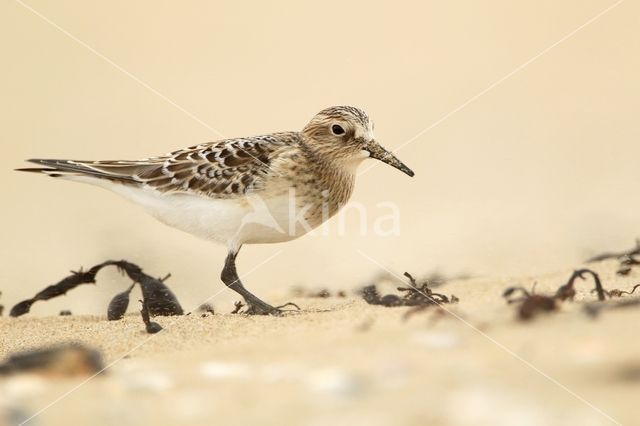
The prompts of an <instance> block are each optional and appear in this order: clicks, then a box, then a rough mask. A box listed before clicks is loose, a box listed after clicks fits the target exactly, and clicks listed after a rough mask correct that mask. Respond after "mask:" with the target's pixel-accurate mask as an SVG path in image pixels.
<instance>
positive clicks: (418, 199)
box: [0, 0, 640, 313]
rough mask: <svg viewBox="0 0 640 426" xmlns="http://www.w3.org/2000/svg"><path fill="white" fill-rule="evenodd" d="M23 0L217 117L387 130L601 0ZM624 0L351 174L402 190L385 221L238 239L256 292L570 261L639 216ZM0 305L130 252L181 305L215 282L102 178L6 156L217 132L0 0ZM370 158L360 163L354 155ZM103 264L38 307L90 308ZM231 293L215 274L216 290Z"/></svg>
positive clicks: (110, 278) (516, 62) (427, 116)
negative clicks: (381, 159) (395, 222)
mask: <svg viewBox="0 0 640 426" xmlns="http://www.w3.org/2000/svg"><path fill="white" fill-rule="evenodd" d="M382 3H383V2H378V3H373V2H337V1H336V2H333V1H323V2H294V1H292V2H277V3H271V2H246V3H242V2H235V1H234V2H231V1H228V2H222V1H217V2H180V3H178V2H157V1H153V2H151V1H147V2H127V1H116V2H84V1H75V2H70V1H65V2H62V1H58V2H46V1H35V0H31V1H29V5H30V6H31V7H33V8H34V9H35V10H37V11H38V12H39V13H41V14H42V15H43V16H45V17H46V18H47V19H49V20H51V21H52V22H53V23H55V24H56V25H59V26H60V27H62V28H64V29H65V30H67V31H69V33H71V34H73V35H74V36H75V37H77V38H78V39H79V40H81V41H82V42H84V43H86V44H87V45H89V46H91V47H93V48H94V49H95V50H96V51H98V52H100V53H101V54H103V55H105V56H106V57H108V58H110V59H111V60H113V61H114V62H115V63H116V64H118V65H119V66H121V67H122V68H123V69H125V70H126V71H128V72H130V73H131V74H133V75H135V76H136V77H137V78H139V79H140V80H141V81H143V82H144V83H146V84H148V85H149V86H151V87H153V88H154V89H156V90H157V91H158V92H159V93H161V94H163V95H165V96H166V97H168V98H170V99H172V100H173V101H175V103H176V104H178V105H180V106H181V107H182V108H184V109H185V110H188V111H189V112H191V113H192V114H194V115H195V116H197V117H198V118H199V119H200V120H202V121H203V122H205V123H207V124H208V125H209V126H211V127H212V128H215V129H216V130H217V131H218V132H221V134H223V135H224V136H227V137H232V136H246V135H253V134H260V133H266V132H271V131H278V130H293V129H300V128H301V127H302V126H303V125H304V124H305V123H306V121H307V120H308V119H309V118H310V117H311V116H312V115H314V114H315V113H316V112H317V111H319V110H320V109H322V108H324V107H326V106H329V105H336V104H352V105H357V106H360V107H362V108H364V109H365V110H366V111H368V112H369V114H370V115H371V116H372V117H373V119H374V120H375V122H376V132H377V137H378V139H379V140H380V141H381V142H383V144H385V145H386V146H387V147H388V148H390V149H392V150H394V149H395V148H396V147H399V146H400V145H402V144H403V143H404V142H406V141H407V140H409V139H411V138H412V137H414V136H415V135H416V134H418V133H419V132H421V131H422V130H423V129H425V128H428V127H429V126H431V125H432V124H433V123H435V122H437V121H438V120H440V119H441V118H442V117H443V116H445V115H446V114H447V113H449V112H450V111H452V110H454V109H456V108H458V107H459V106H460V105H462V104H464V103H465V102H466V101H467V100H469V99H470V98H472V97H473V96H475V95H476V94H478V93H480V92H482V91H484V90H485V89H487V88H488V87H490V86H491V85H492V84H493V83H494V82H496V81H499V80H500V79H501V78H502V77H503V76H505V75H507V74H509V73H510V72H512V71H513V70H514V69H516V68H517V67H518V66H520V65H521V64H523V63H525V62H526V61H528V60H530V59H531V58H533V57H534V56H535V55H537V54H538V53H539V52H541V51H543V50H544V49H546V48H548V47H549V46H551V45H553V44H554V43H556V42H557V41H558V40H560V39H561V38H562V37H564V36H565V35H567V34H568V33H570V32H571V31H573V30H575V29H576V28H578V27H579V26H581V25H582V24H584V23H585V22H587V21H588V20H589V19H591V18H592V17H594V16H595V15H597V14H598V13H599V12H601V11H602V10H604V9H605V8H607V7H608V6H609V5H611V4H613V1H600V0H599V1H562V2H557V1H537V0H536V1H521V2H512V1H482V2H480V1H455V2H436V1H430V2H401V1H400V2H398V1H396V2H391V3H389V2H386V3H385V4H382ZM639 13H640V6H638V3H637V2H633V1H626V2H623V3H622V4H621V5H619V6H617V7H616V8H614V9H612V10H611V11H610V12H608V13H606V14H605V15H604V16H602V17H601V18H600V19H598V20H596V21H595V22H593V23H592V24H590V25H588V26H587V27H585V28H584V29H582V30H581V31H579V32H577V33H576V34H575V35H574V36H572V37H570V38H569V39H567V40H566V41H564V42H562V43H560V44H559V45H557V46H555V47H554V48H553V49H551V50H550V51H549V52H548V53H546V54H545V55H543V56H541V57H540V58H538V59H537V60H535V61H534V62H532V63H530V64H529V65H527V66H526V67H524V68H523V69H522V70H521V71H519V72H517V73H516V74H514V75H512V76H511V77H510V78H508V79H506V80H504V81H503V82H501V83H500V84H499V85H497V86H495V87H493V88H492V89H491V90H489V91H488V92H486V93H485V94H483V95H482V96H480V97H479V98H477V99H476V100H475V101H473V102H471V103H470V104H468V105H467V106H466V107H464V108H463V109H461V110H459V111H458V112H456V113H455V114H453V115H451V116H449V117H448V118H447V119H446V120H444V121H442V122H441V123H440V124H439V125H437V126H435V127H433V128H432V129H431V130H430V131H428V132H426V133H424V134H423V135H422V136H421V137H419V138H417V139H416V140H415V141H414V142H413V143H411V144H408V145H406V146H404V147H403V148H402V149H398V150H397V151H396V154H397V155H398V156H399V157H400V158H401V159H403V160H404V161H405V162H406V163H407V164H408V165H409V166H410V167H412V168H413V169H414V170H415V171H416V177H415V178H413V179H410V178H408V177H407V176H405V175H403V174H401V173H399V172H398V171H396V170H393V169H391V168H389V167H386V166H385V167H383V166H380V167H375V168H373V169H372V170H371V171H369V172H367V173H366V174H364V175H363V176H361V177H360V178H359V181H358V183H357V191H356V193H355V194H354V197H353V199H354V200H357V201H359V202H361V203H364V205H365V206H366V207H367V209H368V211H369V214H370V217H375V214H376V212H377V211H378V210H376V203H378V202H380V201H392V202H394V203H397V205H398V206H399V208H400V210H401V235H400V236H398V237H394V238H379V237H376V236H374V235H369V236H361V235H360V234H359V227H358V223H357V222H356V220H355V218H351V220H350V225H351V226H350V227H349V228H348V229H349V231H348V232H347V235H345V236H338V235H337V232H336V230H335V227H334V228H333V230H334V232H332V233H331V235H330V236H329V237H322V236H317V237H313V236H307V237H304V238H302V239H300V240H297V241H294V242H290V243H286V244H282V245H278V246H276V245H273V246H252V247H246V248H245V249H244V251H243V253H242V255H241V256H240V260H239V268H240V272H241V274H242V272H245V273H246V272H248V271H249V270H251V269H252V268H254V266H256V265H258V264H260V263H261V262H263V261H264V260H265V259H267V258H269V257H270V256H272V255H274V254H276V253H277V252H278V251H279V250H280V249H282V250H283V251H282V253H281V254H279V255H278V256H276V257H275V258H273V260H271V261H269V262H267V263H266V264H264V265H262V266H260V268H259V269H257V270H256V271H255V272H253V273H252V274H251V276H250V277H247V279H246V282H247V284H248V286H249V287H250V288H252V289H254V290H255V291H256V292H257V293H258V294H264V295H265V296H267V295H268V294H270V293H272V292H284V291H286V290H287V289H288V288H289V287H290V286H291V285H294V284H305V285H310V286H331V287H342V288H344V287H353V286H356V285H359V284H361V283H363V282H364V281H365V280H366V279H367V278H368V277H371V276H372V275H373V274H375V273H376V272H377V271H378V268H377V267H376V266H375V265H373V264H372V263H371V262H370V261H369V260H367V259H365V258H364V257H363V256H362V255H361V254H359V253H358V251H357V250H361V251H363V252H364V253H366V254H367V255H368V256H371V257H372V258H374V259H376V260H377V261H379V262H380V263H382V264H384V265H385V266H386V267H389V268H391V269H392V270H393V271H396V272H402V271H404V270H409V271H415V272H426V271H429V270H433V269H440V270H442V271H445V272H449V273H458V272H467V273H472V274H479V275H483V274H488V275H499V274H511V273H516V272H517V273H525V274H527V273H534V272H542V271H550V270H554V269H556V268H561V267H567V266H572V265H573V264H575V263H576V262H578V261H579V260H581V259H583V258H584V257H585V256H586V255H589V254H592V253H593V252H595V251H600V250H602V249H617V248H625V247H627V246H630V245H631V244H632V242H633V239H634V238H635V237H636V236H637V235H640V215H639V214H638V208H639V207H640V191H639V190H638V188H639V187H638V184H639V182H640V167H639V164H640V143H639V140H640V138H639V137H640V126H638V111H639V107H640V79H639V78H638V76H639V75H640V57H639V56H638V52H639V51H640V32H639V31H638V22H639V21H638V20H639ZM0 49H1V50H0V51H1V52H2V58H3V61H2V67H1V68H0V97H1V99H2V102H1V103H0V108H1V110H0V134H1V139H0V140H1V141H2V142H1V143H2V148H3V155H2V160H0V161H1V166H2V167H0V190H1V192H2V199H3V203H2V205H3V208H2V244H0V259H2V260H1V264H0V290H2V291H3V292H4V295H3V297H2V299H0V303H4V304H5V305H10V304H13V303H15V302H17V301H18V300H20V299H22V298H25V297H28V296H30V295H32V294H33V292H35V291H36V290H38V289H40V288H41V287H42V286H43V285H45V284H49V283H51V282H53V281H55V280H57V279H59V278H61V277H62V276H64V274H65V273H66V272H67V271H68V270H69V269H70V268H77V267H79V266H80V265H85V266H89V265H92V264H95V263H98V262H100V261H103V260H105V259H107V258H125V259H128V260H131V261H135V262H138V263H140V264H141V265H142V266H143V267H144V268H145V269H146V270H147V271H149V272H151V273H153V274H156V275H164V274H165V273H166V272H168V271H171V272H173V274H174V278H172V281H171V283H173V288H174V289H175V290H176V292H177V293H178V296H179V297H180V299H181V300H182V301H183V302H184V304H185V305H187V306H190V305H192V304H196V303H199V302H200V301H201V300H203V299H205V298H206V297H208V296H210V295H211V294H213V293H214V292H217V291H219V290H221V289H222V284H221V283H219V281H218V275H219V270H220V268H221V265H222V261H223V257H224V252H225V250H224V248H223V247H218V246H215V245H213V244H210V243H207V242H204V241H199V240H197V239H196V238H194V237H191V236H189V235H187V234H183V233H181V232H179V231H177V230H173V229H170V228H168V227H166V226H164V225H162V224H160V223H157V222H156V221H155V220H154V219H153V218H151V217H148V216H147V215H146V214H145V213H143V212H142V211H141V210H140V209H138V208H136V207H135V206H131V205H129V204H128V203H127V202H126V201H124V200H122V199H120V198H118V197H117V196H116V195H112V194H109V193H107V192H105V191H103V190H100V189H97V188H93V187H90V186H84V185H80V184H75V183H71V182H65V181H55V180H52V179H47V178H45V177H43V176H35V175H27V174H21V173H16V172H13V171H12V169H13V168H15V167H22V166H23V165H24V164H23V163H22V160H23V159H25V158H30V157H44V158H47V157H49V158H77V159H121V158H122V159H125V158H126V159H135V158H140V157H146V156H149V155H154V154H162V153H165V152H167V151H170V150H173V149H176V148H180V147H183V146H188V145H193V144H196V143H198V142H202V141H207V140H213V139H217V138H219V137H220V135H219V134H216V132H214V131H212V130H210V129H209V128H207V127H206V126H203V125H202V124H200V123H198V122H197V121H196V120H194V119H193V118H191V117H189V116H188V115H187V114H185V113H184V112H182V111H180V110H179V109H178V108H176V107H175V106H173V105H171V104H170V103H168V102H167V101H166V100H164V99H162V98H161V97H160V96H158V95H157V94H155V93H153V92H151V91H150V90H148V89H147V88H145V87H143V85H141V84H140V83H139V82H136V81H135V80H134V79H132V78H131V77H130V76H127V75H125V74H124V73H123V72H121V71H119V70H118V69H116V68H115V67H114V66H112V65H110V64H109V63H107V62H105V60H103V59H101V58H100V57H98V56H97V55H96V54H94V53H92V52H91V51H89V50H88V49H87V48H86V47H83V46H82V45H80V44H79V43H78V42H76V41H74V40H72V39H71V38H69V37H68V36H67V35H65V34H63V33H62V32H61V31H59V30H58V29H56V28H54V27H53V26H52V25H51V24H49V23H47V22H45V21H44V20H43V19H42V18H40V17H38V16H36V15H35V14H34V13H32V12H31V11H29V10H28V9H26V8H25V7H23V6H21V5H20V4H19V3H18V2H14V1H7V2H3V3H2V5H1V6H0ZM367 166H368V164H366V165H365V167H367ZM125 282H126V280H123V279H119V278H117V277H116V275H115V273H112V274H111V275H109V274H105V278H104V279H103V280H101V284H100V285H99V287H98V289H97V290H96V289H93V288H89V287H87V288H83V289H79V290H77V291H75V292H74V293H72V294H70V295H69V296H68V297H67V298H63V299H61V300H58V301H56V302H53V303H51V304H47V305H36V306H35V307H34V312H35V313H47V312H55V311H57V310H58V309H61V308H71V309H72V310H73V311H74V312H76V313H83V312H85V313H86V312H94V313H97V312H102V310H103V309H104V305H105V303H106V301H107V300H108V298H109V297H110V295H111V294H113V292H114V290H115V289H120V288H124V285H125ZM234 299H236V297H235V296H233V295H229V294H222V295H221V296H220V297H218V298H217V299H216V304H221V303H225V304H227V303H229V304H230V302H231V301H232V300H234Z"/></svg>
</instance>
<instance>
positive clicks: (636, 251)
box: [587, 239, 640, 263]
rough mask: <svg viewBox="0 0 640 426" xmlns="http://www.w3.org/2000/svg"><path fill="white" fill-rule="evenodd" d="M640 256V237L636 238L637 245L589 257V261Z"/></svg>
mask: <svg viewBox="0 0 640 426" xmlns="http://www.w3.org/2000/svg"><path fill="white" fill-rule="evenodd" d="M633 256H640V239H636V246H635V247H634V248H632V249H629V250H626V251H622V252H617V253H616V252H605V253H601V254H598V255H596V256H593V257H591V258H589V259H587V263H593V262H601V261H603V260H608V259H620V258H622V257H633Z"/></svg>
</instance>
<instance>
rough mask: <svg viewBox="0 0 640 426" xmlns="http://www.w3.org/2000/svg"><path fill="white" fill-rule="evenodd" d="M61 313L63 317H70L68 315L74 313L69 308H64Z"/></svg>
mask: <svg viewBox="0 0 640 426" xmlns="http://www.w3.org/2000/svg"><path fill="white" fill-rule="evenodd" d="M59 315H60V316H61V317H68V316H70V315H73V314H72V313H71V311H70V310H69V309H63V310H61V311H60V313H59Z"/></svg>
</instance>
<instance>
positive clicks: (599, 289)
mask: <svg viewBox="0 0 640 426" xmlns="http://www.w3.org/2000/svg"><path fill="white" fill-rule="evenodd" d="M587 275H590V276H591V277H592V278H593V281H594V283H595V288H594V289H593V290H591V292H592V293H596V294H597V297H598V304H600V303H601V302H603V301H605V300H606V298H607V297H609V298H612V297H621V296H622V295H623V294H632V293H633V292H634V291H635V289H636V288H637V287H640V284H638V285H636V286H635V287H633V289H632V290H631V291H624V290H618V289H613V290H609V291H607V290H605V288H604V287H603V285H602V281H601V280H600V276H599V275H598V274H597V273H596V272H594V271H592V270H591V269H578V270H576V271H574V272H573V273H572V274H571V276H570V277H569V279H568V280H567V282H566V283H565V284H563V285H561V286H560V287H558V289H557V290H556V292H555V294H553V295H543V294H536V293H535V284H534V288H532V289H531V291H528V290H527V289H525V288H524V287H521V286H515V287H508V288H507V289H506V290H505V291H504V292H503V294H502V297H504V298H505V299H506V301H507V303H508V304H512V303H517V304H518V309H517V315H518V318H519V319H521V320H529V319H532V318H533V317H535V316H536V315H537V314H539V313H541V312H550V311H555V310H557V309H558V307H559V302H564V301H567V300H568V301H573V300H574V298H575V295H576V290H575V283H576V280H577V279H578V278H580V279H581V280H585V279H586V278H587ZM518 294H519V295H518Z"/></svg>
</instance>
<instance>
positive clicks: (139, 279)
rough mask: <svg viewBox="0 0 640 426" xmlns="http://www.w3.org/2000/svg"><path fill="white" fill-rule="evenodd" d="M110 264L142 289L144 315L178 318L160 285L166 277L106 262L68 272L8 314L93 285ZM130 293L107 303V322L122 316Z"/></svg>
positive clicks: (171, 297)
mask: <svg viewBox="0 0 640 426" xmlns="http://www.w3.org/2000/svg"><path fill="white" fill-rule="evenodd" d="M109 265H114V266H117V267H118V269H119V270H121V271H122V272H124V273H126V274H127V275H128V276H129V277H130V278H131V279H132V280H133V281H134V284H136V283H137V284H139V285H140V288H141V289H142V297H143V299H144V300H145V301H146V303H147V307H148V313H149V314H150V315H152V316H156V315H182V314H183V310H182V307H181V306H180V303H179V302H178V299H177V298H176V296H175V295H174V294H173V292H172V291H171V290H169V288H168V287H167V286H166V285H165V284H164V281H165V280H166V279H168V278H169V277H170V275H167V276H166V277H165V278H161V279H160V278H153V277H151V276H149V275H147V274H145V273H144V272H142V269H141V268H140V267H139V266H137V265H135V264H133V263H131V262H127V261H126V260H119V261H114V260H109V261H106V262H103V263H101V264H99V265H96V266H94V267H92V268H91V269H89V270H87V271H83V270H82V269H81V270H80V271H78V272H75V271H71V272H72V274H71V275H70V276H68V277H65V278H63V279H62V280H61V281H59V282H58V283H56V284H53V285H50V286H48V287H46V288H44V289H43V290H42V291H40V292H39V293H37V294H36V295H35V296H34V297H32V298H31V299H27V300H23V301H22V302H20V303H17V304H16V305H15V306H13V308H11V311H10V313H9V315H10V316H12V317H19V316H21V315H24V314H26V313H28V312H29V310H30V309H31V306H32V305H33V304H34V303H35V302H37V301H39V300H49V299H52V298H54V297H58V296H62V295H65V294H66V293H67V292H68V291H70V290H72V289H74V288H76V287H77V286H79V285H81V284H95V282H96V280H95V279H96V274H97V273H98V272H99V271H100V270H101V269H102V268H104V267H105V266H109ZM130 291H131V287H130V288H129V290H128V291H127V292H125V293H126V295H125V294H124V293H119V294H117V295H116V296H115V297H114V298H113V299H112V300H111V302H110V303H109V307H108V309H107V317H108V318H109V319H110V320H113V319H120V318H122V317H123V316H124V313H125V312H126V309H127V306H128V305H129V300H128V299H129V296H128V294H129V293H128V292H130Z"/></svg>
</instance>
